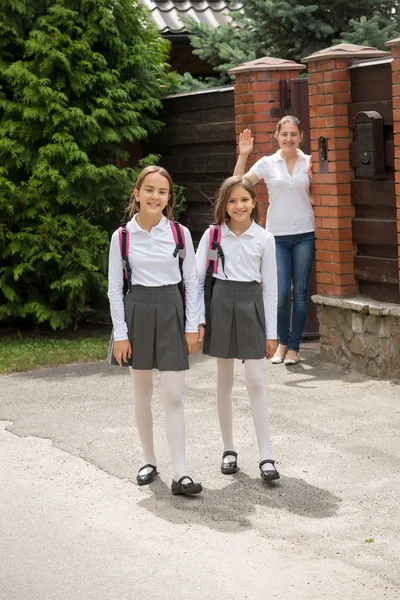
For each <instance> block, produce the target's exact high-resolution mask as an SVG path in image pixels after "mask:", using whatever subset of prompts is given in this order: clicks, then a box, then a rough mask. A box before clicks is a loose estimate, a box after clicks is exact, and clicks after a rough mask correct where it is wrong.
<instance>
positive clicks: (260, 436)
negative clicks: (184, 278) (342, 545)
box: [197, 177, 279, 481]
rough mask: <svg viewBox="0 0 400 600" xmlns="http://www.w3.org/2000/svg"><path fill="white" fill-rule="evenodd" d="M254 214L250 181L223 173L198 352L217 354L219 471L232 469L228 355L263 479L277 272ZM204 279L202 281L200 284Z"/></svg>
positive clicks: (271, 467) (267, 467) (203, 265)
mask: <svg viewBox="0 0 400 600" xmlns="http://www.w3.org/2000/svg"><path fill="white" fill-rule="evenodd" d="M259 220H260V208H259V204H258V200H257V197H256V193H255V189H254V186H253V184H252V183H251V182H250V181H249V180H248V179H245V178H243V177H230V178H229V179H227V180H226V181H225V182H224V183H223V184H222V186H221V188H220V190H219V194H218V199H217V202H216V206H215V221H216V223H217V224H218V225H219V226H220V228H221V229H220V233H221V238H220V243H219V246H220V249H219V252H218V263H217V266H218V268H217V271H216V272H214V274H213V280H211V281H213V292H212V298H211V304H210V306H209V307H208V306H207V307H205V303H204V299H203V295H202V314H201V322H205V323H206V334H205V339H204V348H203V352H204V353H205V354H209V355H210V356H215V357H216V358H217V370H218V376H217V377H218V380H217V408H218V417H219V424H220V428H221V434H222V439H223V444H224V452H223V455H222V464H221V471H222V473H224V474H229V473H235V472H236V471H237V469H238V466H237V452H236V449H235V444H234V442H233V435H232V385H233V367H234V359H235V358H239V359H242V360H243V362H244V370H245V379H246V387H247V391H248V394H249V397H250V401H251V408H252V414H253V420H254V426H255V429H256V435H257V441H258V445H259V452H260V459H259V468H260V474H261V477H262V478H263V479H264V480H267V481H268V480H273V479H278V478H279V473H278V472H277V470H276V468H275V462H274V461H273V460H272V459H271V451H270V435H269V419H268V402H267V397H266V394H265V389H264V379H263V365H264V360H265V358H270V357H271V356H272V355H273V354H274V352H275V351H276V347H277V342H276V317H277V273H276V259H275V242H274V237H273V235H272V234H271V233H269V232H267V231H265V229H264V228H262V227H260V225H258V221H259ZM214 227H215V226H214ZM210 235H213V234H212V233H211V228H210V229H209V230H208V231H206V232H205V233H204V235H203V237H202V239H201V241H200V244H199V247H198V250H197V269H198V274H199V281H200V288H201V290H204V286H205V284H206V275H207V267H208V260H209V258H210V257H211V256H214V257H216V255H215V253H214V254H212V253H213V252H215V251H213V250H211V252H210ZM213 239H214V236H213V237H212V238H211V241H212V240H213ZM208 283H209V280H208V281H207V287H208ZM260 284H261V285H260ZM206 308H207V311H206ZM206 319H208V322H207V320H206Z"/></svg>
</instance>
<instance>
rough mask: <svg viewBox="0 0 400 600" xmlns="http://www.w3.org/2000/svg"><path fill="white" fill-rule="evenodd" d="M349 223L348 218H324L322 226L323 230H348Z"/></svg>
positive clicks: (349, 219)
mask: <svg viewBox="0 0 400 600" xmlns="http://www.w3.org/2000/svg"><path fill="white" fill-rule="evenodd" d="M351 221H352V220H351V218H349V217H348V218H346V217H324V218H323V219H322V226H323V227H324V229H350V228H351Z"/></svg>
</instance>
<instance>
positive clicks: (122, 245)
mask: <svg viewBox="0 0 400 600" xmlns="http://www.w3.org/2000/svg"><path fill="white" fill-rule="evenodd" d="M118 238H119V251H120V254H121V258H122V265H123V274H124V282H125V283H124V289H125V288H126V289H129V290H131V286H132V281H131V279H132V269H131V266H130V264H129V259H128V253H129V229H128V227H127V226H126V223H123V224H122V225H121V227H118Z"/></svg>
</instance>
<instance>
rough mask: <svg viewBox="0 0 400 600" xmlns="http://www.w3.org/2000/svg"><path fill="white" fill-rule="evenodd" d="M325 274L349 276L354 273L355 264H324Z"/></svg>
mask: <svg viewBox="0 0 400 600" xmlns="http://www.w3.org/2000/svg"><path fill="white" fill-rule="evenodd" d="M324 272H325V273H334V274H336V275H342V276H343V275H349V274H352V273H354V264H353V261H352V262H348V263H335V262H331V263H324Z"/></svg>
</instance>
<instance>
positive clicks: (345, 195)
mask: <svg viewBox="0 0 400 600" xmlns="http://www.w3.org/2000/svg"><path fill="white" fill-rule="evenodd" d="M349 180H350V178H349ZM329 188H330V189H329V193H330V194H332V195H333V196H337V197H338V206H340V205H345V204H350V202H351V200H350V193H351V186H350V183H337V184H336V183H332V184H331V185H330V186H329Z"/></svg>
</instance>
